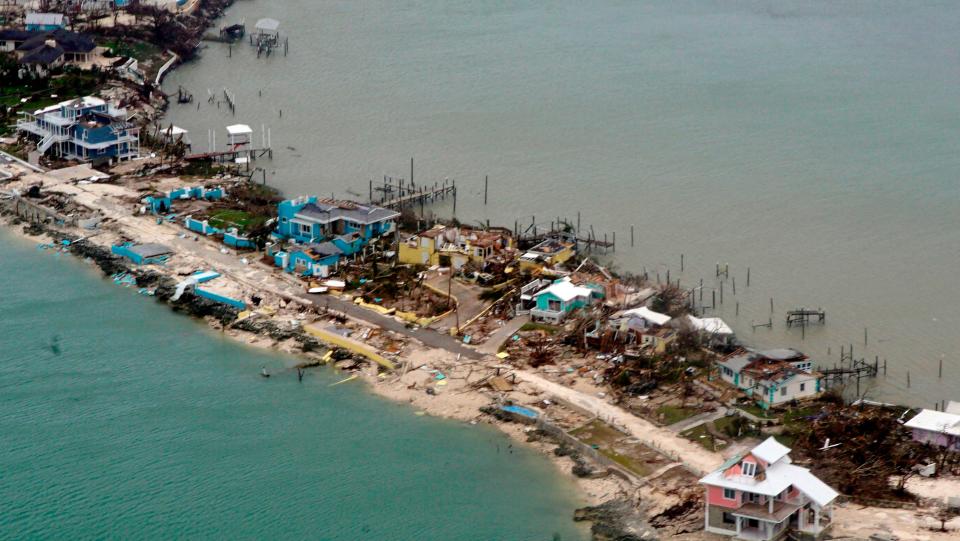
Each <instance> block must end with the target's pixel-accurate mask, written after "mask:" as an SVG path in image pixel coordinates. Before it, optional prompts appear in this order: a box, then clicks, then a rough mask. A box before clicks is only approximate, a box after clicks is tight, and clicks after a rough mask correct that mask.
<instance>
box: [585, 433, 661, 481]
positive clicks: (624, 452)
mask: <svg viewBox="0 0 960 541" xmlns="http://www.w3.org/2000/svg"><path fill="white" fill-rule="evenodd" d="M570 434H571V435H572V436H574V437H575V438H577V439H578V440H580V441H582V442H584V443H586V444H587V445H590V446H591V447H593V448H594V449H596V450H597V451H598V452H599V453H600V454H602V455H603V456H605V457H607V458H609V459H610V460H613V461H614V462H616V463H617V464H620V465H621V466H623V467H624V468H626V469H627V470H630V471H632V472H634V473H636V474H637V475H639V476H641V477H644V476H647V475H650V474H651V473H653V472H654V471H655V470H656V469H657V468H658V467H659V466H660V462H661V461H662V460H661V459H660V457H659V455H658V454H657V452H656V451H654V450H653V449H650V448H649V447H645V446H643V445H641V444H639V443H631V442H628V441H625V440H628V439H629V438H628V437H627V435H626V434H624V433H622V432H620V431H619V430H617V429H615V428H613V427H611V426H610V425H608V424H606V423H604V422H603V421H600V420H594V421H593V422H591V423H589V424H587V425H584V426H582V427H580V428H578V429H576V430H574V431H572V432H570Z"/></svg>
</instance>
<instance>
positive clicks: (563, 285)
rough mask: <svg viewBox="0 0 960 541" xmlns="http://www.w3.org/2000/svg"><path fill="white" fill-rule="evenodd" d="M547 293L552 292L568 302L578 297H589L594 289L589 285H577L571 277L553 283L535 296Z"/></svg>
mask: <svg viewBox="0 0 960 541" xmlns="http://www.w3.org/2000/svg"><path fill="white" fill-rule="evenodd" d="M547 293H552V294H553V295H555V296H556V297H557V298H558V299H560V300H561V301H564V302H567V301H571V300H573V299H575V298H577V297H589V296H590V295H592V294H593V290H592V289H590V288H589V287H583V286H575V285H573V284H572V283H571V282H570V279H569V278H563V279H561V280H558V281H556V282H554V283H553V284H551V285H550V287H548V288H546V289H544V290H543V291H541V292H539V293H537V294H536V295H534V298H536V297H539V296H540V295H545V294H547Z"/></svg>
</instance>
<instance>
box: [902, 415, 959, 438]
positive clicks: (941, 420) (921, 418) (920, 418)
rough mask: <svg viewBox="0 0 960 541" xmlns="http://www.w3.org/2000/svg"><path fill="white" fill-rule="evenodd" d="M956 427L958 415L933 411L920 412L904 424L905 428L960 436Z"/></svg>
mask: <svg viewBox="0 0 960 541" xmlns="http://www.w3.org/2000/svg"><path fill="white" fill-rule="evenodd" d="M958 425H960V415H957V414H955V413H948V412H943V411H935V410H921V411H920V413H918V414H916V415H915V416H914V417H913V418H912V419H910V420H909V421H907V422H906V424H904V426H906V427H907V428H919V429H920V430H927V431H929V432H939V433H943V434H950V435H953V436H960V426H958Z"/></svg>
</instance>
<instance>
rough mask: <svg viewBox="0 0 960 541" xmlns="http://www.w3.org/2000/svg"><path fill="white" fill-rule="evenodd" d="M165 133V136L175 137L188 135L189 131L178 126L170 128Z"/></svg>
mask: <svg viewBox="0 0 960 541" xmlns="http://www.w3.org/2000/svg"><path fill="white" fill-rule="evenodd" d="M163 133H164V135H173V136H175V135H184V134H186V133H188V132H187V130H185V129H183V128H181V127H178V126H170V127H169V128H167V129H165V130H163Z"/></svg>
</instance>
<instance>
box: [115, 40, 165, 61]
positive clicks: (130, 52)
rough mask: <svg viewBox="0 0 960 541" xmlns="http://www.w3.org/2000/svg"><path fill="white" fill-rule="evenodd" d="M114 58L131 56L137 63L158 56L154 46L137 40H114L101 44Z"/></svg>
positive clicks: (158, 52)
mask: <svg viewBox="0 0 960 541" xmlns="http://www.w3.org/2000/svg"><path fill="white" fill-rule="evenodd" d="M103 45H104V47H106V48H108V49H110V51H111V52H112V53H113V55H114V56H132V57H133V58H136V59H137V60H139V61H141V62H142V61H145V60H150V59H151V58H154V57H156V56H158V55H159V54H160V49H158V48H157V47H156V46H155V45H153V44H150V43H147V42H145V41H139V40H129V41H128V40H121V39H115V40H112V41H108V42H106V43H104V44H103Z"/></svg>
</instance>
